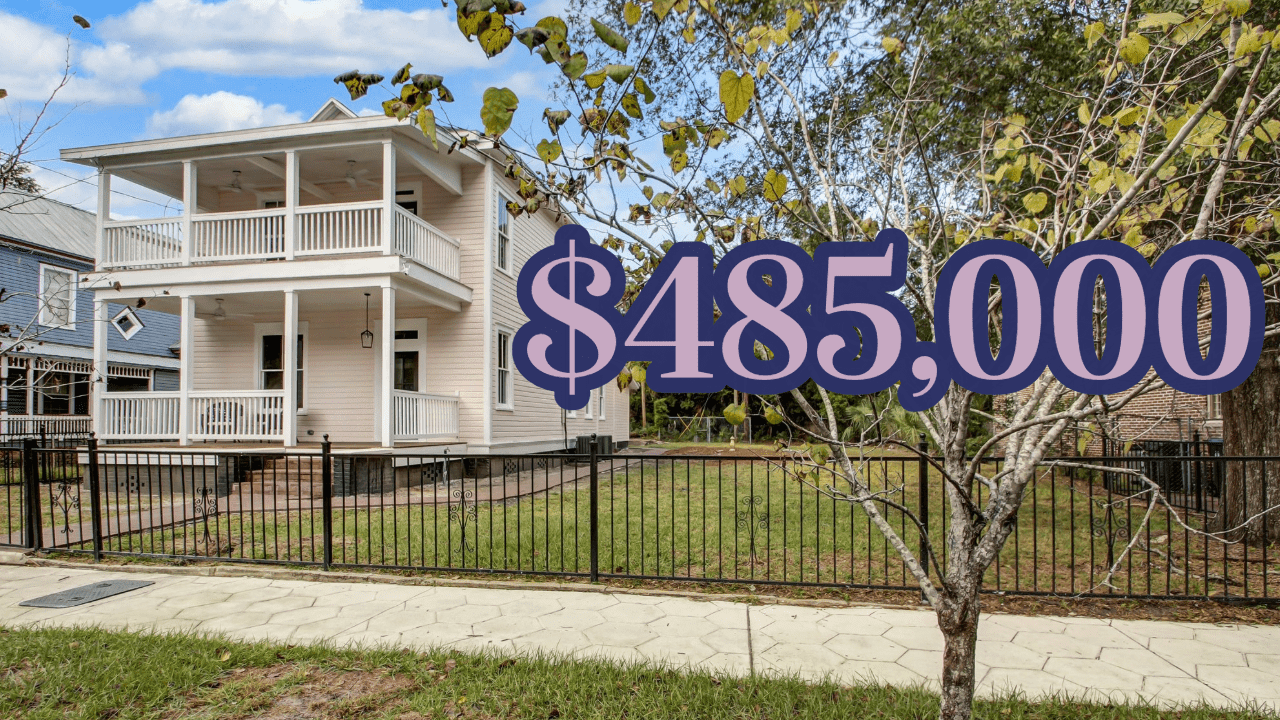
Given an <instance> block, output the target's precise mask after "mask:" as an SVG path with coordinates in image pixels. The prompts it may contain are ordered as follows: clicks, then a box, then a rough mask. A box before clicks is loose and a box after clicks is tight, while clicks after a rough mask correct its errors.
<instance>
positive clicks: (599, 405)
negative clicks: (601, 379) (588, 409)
mask: <svg viewBox="0 0 1280 720" xmlns="http://www.w3.org/2000/svg"><path fill="white" fill-rule="evenodd" d="M607 387H609V386H608V385H601V386H600V389H599V390H597V391H596V414H598V415H599V416H600V419H601V420H604V419H605V416H604V414H605V410H606V408H605V401H604V391H605V388H607Z"/></svg>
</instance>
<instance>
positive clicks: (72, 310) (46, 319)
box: [36, 263, 80, 330]
mask: <svg viewBox="0 0 1280 720" xmlns="http://www.w3.org/2000/svg"><path fill="white" fill-rule="evenodd" d="M50 270H52V271H53V272H57V273H61V274H63V275H67V276H69V278H70V280H69V281H68V284H67V288H68V291H69V292H70V294H71V298H70V301H69V303H68V305H69V307H68V309H67V322H66V323H63V324H59V323H55V322H51V321H52V320H53V318H52V317H50V315H49V303H48V302H47V301H46V300H45V296H44V293H45V287H44V277H45V273H46V272H48V271H50ZM79 291H80V273H78V272H76V271H75V270H71V269H69V268H64V267H58V266H57V265H45V264H44V263H40V291H39V293H38V294H37V296H36V297H38V298H39V303H40V313H39V315H40V317H39V323H40V325H43V326H44V327H51V328H61V329H63V330H75V329H76V294H77V293H78V292H79Z"/></svg>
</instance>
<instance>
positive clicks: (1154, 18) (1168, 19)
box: [1138, 12, 1187, 30]
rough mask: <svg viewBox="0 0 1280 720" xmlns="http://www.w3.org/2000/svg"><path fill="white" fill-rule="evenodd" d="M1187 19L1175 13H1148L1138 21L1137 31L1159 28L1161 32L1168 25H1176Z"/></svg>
mask: <svg viewBox="0 0 1280 720" xmlns="http://www.w3.org/2000/svg"><path fill="white" fill-rule="evenodd" d="M1186 19H1187V18H1186V17H1185V16H1183V15H1180V14H1178V13H1176V12H1163V13H1148V14H1146V15H1143V16H1142V17H1141V18H1140V19H1139V20H1138V29H1139V30H1146V29H1147V28H1159V29H1161V30H1163V29H1165V28H1167V27H1169V26H1170V25H1177V24H1179V23H1181V22H1182V21H1184V20H1186Z"/></svg>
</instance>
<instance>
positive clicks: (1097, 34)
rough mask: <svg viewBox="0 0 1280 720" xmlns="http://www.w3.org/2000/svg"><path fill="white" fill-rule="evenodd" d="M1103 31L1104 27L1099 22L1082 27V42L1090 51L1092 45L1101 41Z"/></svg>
mask: <svg viewBox="0 0 1280 720" xmlns="http://www.w3.org/2000/svg"><path fill="white" fill-rule="evenodd" d="M1105 31H1106V26H1104V25H1103V24H1102V21H1101V20H1099V21H1098V22H1095V23H1089V24H1088V25H1085V26H1084V40H1085V42H1087V43H1088V44H1089V49H1090V50H1092V49H1093V46H1094V44H1095V43H1097V42H1098V40H1100V39H1102V34H1103V33H1104V32H1105Z"/></svg>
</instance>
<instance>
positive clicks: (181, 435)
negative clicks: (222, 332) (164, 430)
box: [178, 295, 196, 445]
mask: <svg viewBox="0 0 1280 720" xmlns="http://www.w3.org/2000/svg"><path fill="white" fill-rule="evenodd" d="M195 320H196V299H195V298H193V297H191V296H190V295H183V296H182V325H181V328H180V329H179V340H178V348H179V349H178V368H179V369H178V372H179V377H178V403H179V404H178V444H179V445H190V444H191V425H192V423H191V388H192V386H193V385H194V384H195V383H194V382H193V380H194V378H193V377H192V375H193V374H194V373H195V363H194V362H193V360H194V358H192V357H191V353H192V352H194V350H195V332H194V330H195Z"/></svg>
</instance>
